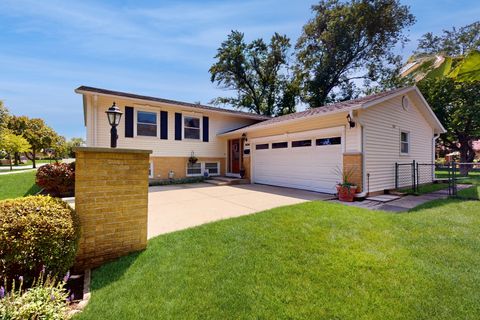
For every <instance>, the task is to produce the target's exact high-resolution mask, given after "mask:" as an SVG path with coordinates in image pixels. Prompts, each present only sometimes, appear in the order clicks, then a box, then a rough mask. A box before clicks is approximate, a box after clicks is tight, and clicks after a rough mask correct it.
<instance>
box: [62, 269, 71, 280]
mask: <svg viewBox="0 0 480 320" xmlns="http://www.w3.org/2000/svg"><path fill="white" fill-rule="evenodd" d="M68 279H70V271H67V274H66V275H65V277H63V282H67V281H68Z"/></svg>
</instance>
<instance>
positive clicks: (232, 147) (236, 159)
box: [228, 139, 241, 174]
mask: <svg viewBox="0 0 480 320" xmlns="http://www.w3.org/2000/svg"><path fill="white" fill-rule="evenodd" d="M240 152H241V150H240V139H233V140H229V141H228V153H229V169H230V170H229V171H230V173H237V174H238V173H240Z"/></svg>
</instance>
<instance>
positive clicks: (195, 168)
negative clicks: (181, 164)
mask: <svg viewBox="0 0 480 320" xmlns="http://www.w3.org/2000/svg"><path fill="white" fill-rule="evenodd" d="M201 175H202V164H201V163H200V162H196V163H190V162H188V164H187V176H201Z"/></svg>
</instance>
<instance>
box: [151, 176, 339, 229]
mask: <svg viewBox="0 0 480 320" xmlns="http://www.w3.org/2000/svg"><path fill="white" fill-rule="evenodd" d="M330 198H332V195H329V194H323V193H317V192H310V191H303V190H297V189H289V188H281V187H272V186H265V185H257V184H248V185H236V186H213V185H211V184H208V183H196V184H183V185H171V186H158V187H150V188H149V194H148V238H151V237H155V236H157V235H159V234H163V233H168V232H172V231H177V230H182V229H186V228H190V227H194V226H198V225H201V224H204V223H207V222H212V221H216V220H221V219H226V218H232V217H238V216H243V215H247V214H251V213H255V212H259V211H263V210H267V209H271V208H275V207H280V206H285V205H291V204H296V203H301V202H306V201H311V200H325V199H330Z"/></svg>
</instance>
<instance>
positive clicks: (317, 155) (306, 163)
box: [252, 129, 343, 193]
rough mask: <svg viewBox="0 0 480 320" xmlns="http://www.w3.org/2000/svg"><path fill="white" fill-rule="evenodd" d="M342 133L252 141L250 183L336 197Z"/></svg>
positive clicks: (337, 130)
mask: <svg viewBox="0 0 480 320" xmlns="http://www.w3.org/2000/svg"><path fill="white" fill-rule="evenodd" d="M341 132H342V131H341V130H339V129H336V130H332V129H328V130H323V131H316V132H315V134H312V133H302V134H296V135H293V136H292V135H291V136H288V137H287V136H286V135H285V136H283V137H277V138H268V139H263V140H262V139H257V140H255V141H252V149H253V154H252V158H253V159H252V160H253V162H252V163H253V181H254V182H255V183H261V184H268V185H274V186H282V187H290V188H298V189H305V190H312V191H318V192H326V193H335V192H336V190H335V185H336V183H337V182H338V181H339V180H340V177H339V175H338V170H337V169H341V168H342V163H343V157H342V150H343V148H342V143H343V141H342V140H343V138H342V134H341Z"/></svg>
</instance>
